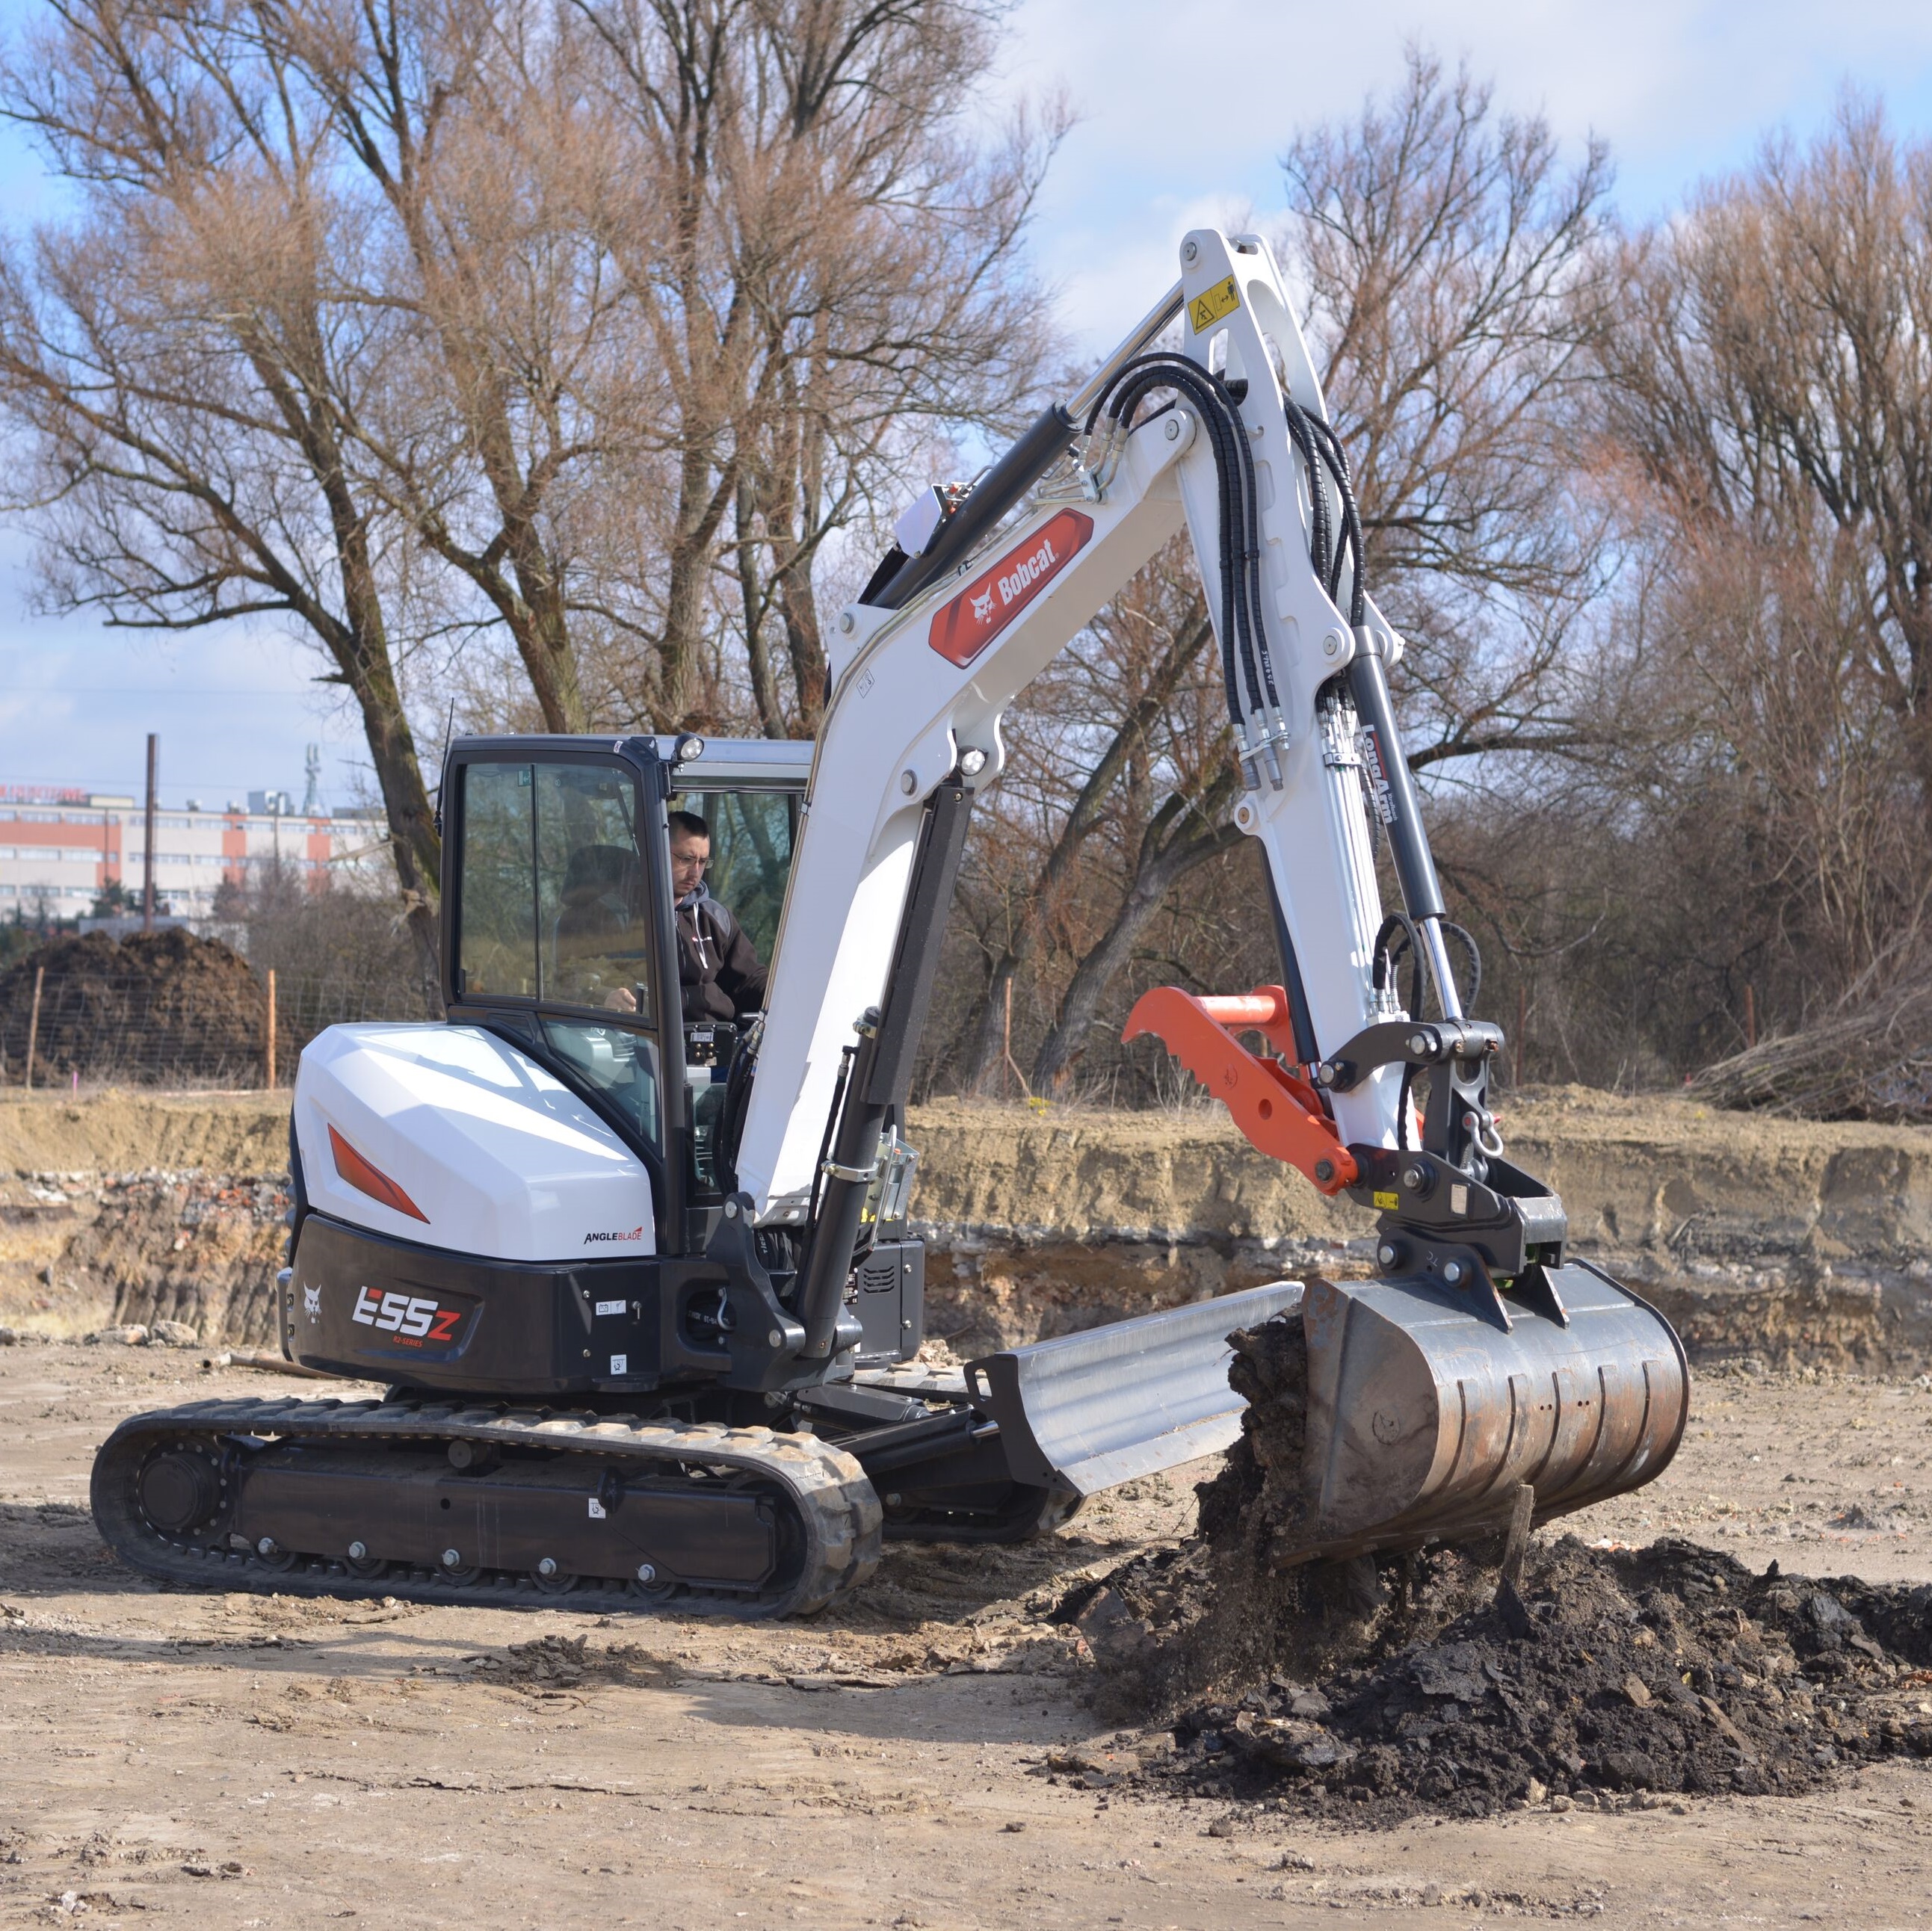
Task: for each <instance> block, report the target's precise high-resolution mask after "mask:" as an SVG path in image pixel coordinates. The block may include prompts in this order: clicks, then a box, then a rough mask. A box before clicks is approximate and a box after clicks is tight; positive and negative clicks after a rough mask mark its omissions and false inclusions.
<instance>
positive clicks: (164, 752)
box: [0, 0, 1932, 803]
mask: <svg viewBox="0 0 1932 1931" xmlns="http://www.w3.org/2000/svg"><path fill="white" fill-rule="evenodd" d="M30 13H31V0H4V4H0V22H5V21H6V20H7V19H11V20H13V21H16V22H17V21H19V20H20V19H23V18H26V17H28V15H29V14H30ZM1014 28H1015V31H1014V37H1013V41H1012V47H1011V53H1010V58H1009V59H1008V61H1007V63H1006V64H1005V67H1004V72H1003V73H1001V75H1000V76H998V78H997V80H996V82H995V86H996V88H997V89H998V91H1000V92H1002V93H1004V94H1008V95H1017V94H1022V93H1038V92H1040V91H1046V90H1050V89H1052V88H1055V87H1058V86H1064V88H1066V90H1067V92H1068V93H1069V94H1070V97H1071V98H1072V100H1073V105H1074V106H1075V107H1076V109H1077V111H1078V112H1079V114H1080V115H1081V121H1080V124H1079V127H1077V128H1076V130H1075V131H1074V133H1073V135H1072V136H1071V137H1070V139H1069V140H1068V141H1067V144H1066V145H1065V147H1064V149H1063V150H1062V152H1061V156H1060V157H1059V160H1058V164H1057V166H1056V168H1055V172H1054V175H1053V176H1052V179H1051V181H1050V182H1049V186H1048V188H1047V190H1046V195H1045V197H1044V199H1043V204H1042V206H1041V208H1040V218H1039V221H1038V224H1037V229H1036V231H1035V235H1034V251H1035V255H1036V258H1037V262H1038V265H1039V266H1040V268H1041V270H1042V271H1043V273H1044V274H1045V275H1046V277H1047V279H1048V280H1049V281H1050V282H1052V283H1053V284H1054V286H1055V287H1056V288H1057V289H1058V291H1059V299H1060V301H1061V310H1062V314H1063V317H1064V321H1065V322H1066V324H1067V327H1068V328H1069V330H1070V333H1071V334H1072V335H1073V338H1074V340H1076V342H1077V343H1079V345H1080V346H1082V348H1083V349H1085V350H1086V351H1088V352H1090V353H1096V354H1097V353H1098V352H1100V351H1102V350H1103V349H1105V348H1106V347H1107V346H1109V344H1110V343H1112V340H1114V339H1115V337H1117V336H1118V334H1121V332H1122V331H1124V329H1125V328H1127V326H1128V325H1129V324H1130V322H1132V321H1133V319H1135V318H1136V316H1139V313H1141V312H1142V310H1144V309H1145V307H1146V306H1147V305H1148V302H1149V301H1151V299H1152V298H1154V295H1157V294H1158V293H1159V292H1160V290H1161V289H1163V288H1164V287H1165V286H1167V284H1168V283H1169V282H1170V281H1172V279H1173V277H1174V274H1175V265H1174V245H1175V241H1176V240H1177V239H1178V237H1179V236H1180V235H1181V234H1182V233H1183V232H1184V231H1185V230H1186V229H1188V228H1190V227H1191V226H1195V225H1196V224H1198V223H1201V222H1202V221H1204V220H1223V221H1228V222H1232V221H1235V220H1239V219H1240V218H1241V217H1242V215H1243V214H1244V213H1245V212H1246V211H1253V214H1255V215H1256V217H1259V219H1261V220H1263V221H1265V220H1267V219H1268V217H1269V216H1270V215H1271V214H1272V213H1273V211H1274V210H1275V209H1276V208H1277V206H1278V205H1279V202H1280V186H1279V181H1278V175H1277V169H1276V165H1275V161H1276V157H1277V154H1279V152H1280V149H1281V148H1282V147H1283V145H1284V143H1285V142H1286V139H1287V137H1288V136H1289V133H1290V132H1291V131H1292V130H1293V129H1294V128H1295V127H1297V126H1298V125H1304V124H1311V123H1313V122H1314V121H1319V120H1322V119H1324V118H1337V117H1348V116H1352V115H1354V114H1355V113H1356V112H1358V111H1359V109H1360V106H1361V100H1362V97H1363V96H1364V94H1365V93H1367V91H1370V90H1371V89H1376V90H1381V89H1385V88H1388V87H1389V86H1390V85H1392V84H1393V83H1394V82H1395V81H1396V80H1397V79H1399V77H1400V73H1401V69H1402V61H1403V47H1404V45H1405V43H1406V42H1407V41H1409V40H1418V41H1420V42H1421V43H1424V44H1426V45H1428V46H1432V47H1433V48H1434V49H1436V50H1437V51H1438V52H1440V53H1441V54H1442V55H1443V56H1444V57H1445V59H1447V60H1448V61H1452V62H1453V61H1454V60H1455V59H1457V58H1458V57H1460V56H1464V55H1466V56H1467V58H1468V59H1469V63H1470V65H1471V67H1472V70H1473V71H1474V72H1475V73H1477V74H1478V75H1479V76H1487V77H1488V78H1490V79H1493V82H1495V85H1496V91H1497V95H1498V98H1499V101H1500V102H1501V103H1502V105H1503V106H1505V107H1508V108H1510V109H1515V110H1517V111H1520V112H1536V111H1541V112H1544V113H1546V114H1547V115H1548V116H1549V118H1550V121H1552V123H1553V125H1554V126H1555V127H1556V130H1557V132H1558V133H1559V136H1562V138H1563V139H1565V140H1566V141H1568V142H1570V143H1571V145H1572V147H1573V148H1578V147H1580V145H1581V143H1582V142H1583V140H1584V139H1586V137H1587V136H1588V135H1589V133H1592V132H1595V133H1598V134H1600V135H1601V136H1604V138H1605V139H1607V140H1608V141H1609V142H1610V145H1611V148H1612V151H1613V156H1614V158H1615V160H1616V164H1617V169H1618V181H1619V187H1618V200H1619V205H1621V206H1622V208H1624V209H1625V211H1626V212H1627V213H1628V214H1633V215H1637V216H1645V215H1651V214H1658V213H1661V212H1662V211H1665V210H1667V208H1670V206H1671V205H1673V203H1674V202H1676V200H1677V199H1678V198H1679V196H1680V195H1681V194H1682V191H1683V190H1684V189H1685V187H1687V186H1688V184H1690V183H1691V181H1694V180H1695V179H1696V178H1697V177H1698V176H1700V175H1703V174H1708V173H1712V172H1722V171H1724V170H1725V169H1729V168H1731V167H1733V166H1737V165H1739V164H1740V163H1743V162H1745V161H1746V160H1748V159H1749V157H1750V156H1751V153H1752V152H1753V151H1754V149H1755V148H1756V147H1757V144H1758V142H1760V139H1762V138H1763V135H1764V133H1766V131H1767V130H1770V129H1772V128H1774V127H1779V126H1782V127H1788V128H1789V129H1790V130H1792V131H1793V132H1794V133H1798V134H1799V135H1801V136H1802V135H1803V134H1805V133H1808V131H1809V130H1811V129H1812V128H1814V127H1816V126H1817V125H1818V124H1819V123H1820V121H1822V120H1823V118H1825V117H1826V115H1828V114H1829V112H1830V110H1831V107H1832V102H1833V100H1834V98H1835V96H1836V95H1837V94H1838V91H1839V90H1840V89H1841V88H1842V87H1843V86H1844V85H1846V83H1847V82H1849V83H1850V84H1851V85H1854V86H1858V87H1861V88H1866V89H1868V90H1871V91H1878V92H1881V93H1882V94H1883V95H1884V97H1885V100H1886V101H1887V103H1888V106H1889V108H1890V109H1891V113H1892V117H1893V119H1894V124H1896V125H1897V127H1900V129H1901V130H1904V131H1906V132H1908V133H1932V7H1927V6H1926V5H1924V4H1923V0H1918V4H1898V0H1841V4H1838V5H1837V6H1835V7H1817V6H1815V5H1807V6H1800V5H1797V4H1789V3H1788V0H1757V4H1750V5H1745V4H1731V5H1719V6H1714V5H1703V6H1697V5H1685V4H1677V5H1672V4H1664V0H1624V4H1620V5H1619V6H1616V7H1607V6H1604V5H1602V4H1589V5H1586V4H1576V3H1575V0H1561V4H1559V0H1544V3H1543V4H1538V0H1485V4H1484V5H1483V6H1481V7H1475V6H1472V5H1470V4H1467V0H1465V4H1462V5H1454V6H1452V5H1451V4H1446V0H1400V4H1398V3H1397V0H1350V3H1349V4H1336V0H1322V4H1320V5H1319V6H1315V7H1310V6H1306V5H1301V4H1289V5H1284V4H1280V0H1274V4H1262V0H1191V4H1189V5H1188V6H1187V7H1175V6H1174V5H1173V4H1172V0H1163V4H1154V0H1022V4H1020V5H1019V7H1018V9H1017V10H1016V16H1015V19H1014ZM42 199H43V196H42V192H41V189H40V183H39V179H38V173H37V166H36V164H35V163H34V159H33V157H32V156H31V154H29V153H28V151H26V150H25V149H24V148H23V147H22V146H21V145H20V144H19V142H17V140H15V139H11V138H10V137H9V136H6V135H5V133H4V132H0V218H5V219H7V220H10V221H11V222H13V223H19V222H20V221H21V220H23V219H25V218H26V217H28V214H30V212H31V210H32V209H33V208H34V207H35V206H36V205H38V204H40V202H42ZM30 592H31V571H30V569H29V567H28V556H27V554H26V548H25V546H24V545H23V543H22V541H21V540H20V538H19V536H18V535H17V533H15V532H7V531H6V530H5V529H0V782H11V783H22V782H40V783H56V782H58V783H66V784H80V785H85V786H87V787H89V788H92V789H95V790H135V789H137V788H138V786H139V779H140V773H141V769H142V755H143V742H144V733H146V732H147V731H149V730H158V731H159V732H160V733H161V739H162V746H161V768H162V794H163V797H164V798H166V799H167V800H168V802H170V803H178V802H179V801H180V800H181V799H182V798H184V797H186V796H195V797H199V798H201V799H203V800H204V801H205V802H210V803H216V802H225V800H226V799H228V798H230V797H235V796H240V795H241V794H242V793H244V792H245V791H247V790H252V789H259V788H262V787H281V788H284V789H287V790H293V791H294V792H296V793H297V794H298V795H299V793H300V792H301V790H302V747H303V746H304V745H305V743H308V742H311V741H320V742H321V744H322V745H323V754H324V786H325V790H326V792H327V793H329V795H330V796H331V797H332V799H334V801H335V802H352V801H353V799H355V798H356V797H357V796H359V795H361V793H362V790H363V789H364V788H365V787H366V778H365V777H364V776H363V775H362V773H363V772H364V771H365V762H364V759H363V755H362V747H361V744H360V741H359V733H358V731H357V729H356V723H355V720H354V718H353V716H351V715H349V714H347V713H346V712H344V711H343V710H342V709H341V707H340V706H339V705H338V704H337V703H334V702H333V701H332V700H330V699H329V698H328V697H326V695H324V694H321V693H320V692H319V691H317V687H316V685H314V682H313V679H314V674H315V672H316V670H317V668H318V662H317V657H316V655H315V653H314V651H313V650H312V649H310V648H308V647H307V646H303V645H302V644H300V643H292V642H290V641H289V640H287V639H284V638H282V637H278V636H277V635H276V634H275V633H274V632H273V631H272V630H263V629H261V628H257V629H256V630H254V631H251V632H249V633H243V632H241V631H229V632H228V633H226V634H223V633H219V632H208V633H202V634H194V635H193V636H191V637H187V638H186V639H178V640H177V639H169V638H165V637H153V636H149V635H145V634H133V633H129V632H124V631H118V632H117V631H110V630H107V629H105V628H103V627H102V626H101V625H99V624H98V623H97V622H91V621H89V620H87V619H79V618H77V619H65V620H62V621H58V622H56V621H53V620H50V619H43V618H36V617H35V616H33V615H32V614H31V610H30V609H29V596H30ZM437 726H438V721H434V720H419V727H422V728H423V729H424V731H425V736H426V737H427V738H428V739H431V740H433V741H434V740H436V739H440V730H439V729H438V727H437Z"/></svg>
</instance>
